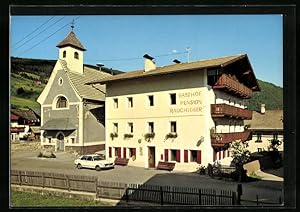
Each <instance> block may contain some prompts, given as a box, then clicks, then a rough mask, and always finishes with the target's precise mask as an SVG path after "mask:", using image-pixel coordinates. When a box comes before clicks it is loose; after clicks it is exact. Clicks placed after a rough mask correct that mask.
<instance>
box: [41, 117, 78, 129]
mask: <svg viewBox="0 0 300 212" xmlns="http://www.w3.org/2000/svg"><path fill="white" fill-rule="evenodd" d="M75 123H76V119H71V118H61V119H60V118H58V119H50V120H49V121H47V122H46V123H45V124H44V125H43V126H42V127H41V128H40V129H41V130H75V129H76V127H75Z"/></svg>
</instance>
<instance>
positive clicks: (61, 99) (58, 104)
mask: <svg viewBox="0 0 300 212" xmlns="http://www.w3.org/2000/svg"><path fill="white" fill-rule="evenodd" d="M67 103H68V102H67V99H66V98H65V97H63V96H60V97H59V98H58V99H57V102H56V108H65V107H67V106H68V104H67Z"/></svg>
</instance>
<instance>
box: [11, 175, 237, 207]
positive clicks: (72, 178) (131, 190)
mask: <svg viewBox="0 0 300 212" xmlns="http://www.w3.org/2000/svg"><path fill="white" fill-rule="evenodd" d="M11 183H12V184H17V185H27V186H37V187H43V188H56V189H63V190H68V191H84V192H91V193H94V194H96V197H98V198H109V199H123V200H126V201H127V202H128V201H144V202H152V203H158V204H161V205H163V204H181V205H235V204H237V196H236V192H233V191H224V190H222V191H220V192H219V193H217V192H216V190H213V189H201V188H195V187H193V188H189V187H175V186H174V187H173V186H172V187H171V186H158V185H148V184H126V183H117V182H104V181H99V179H98V178H97V177H94V176H78V175H65V174H59V173H45V172H34V171H18V170H12V171H11Z"/></svg>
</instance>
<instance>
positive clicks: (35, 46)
mask: <svg viewBox="0 0 300 212" xmlns="http://www.w3.org/2000/svg"><path fill="white" fill-rule="evenodd" d="M78 18H79V16H77V17H76V18H75V19H74V20H77V19H78ZM70 23H71V22H69V23H67V24H65V25H64V26H62V27H61V28H59V29H58V30H56V31H55V32H54V33H52V34H51V35H49V36H48V37H46V38H44V39H43V40H41V41H40V42H38V43H36V44H35V45H33V46H32V47H30V48H29V49H27V50H25V51H23V52H22V53H21V54H23V53H26V52H28V51H30V50H31V49H33V48H34V47H36V46H38V45H39V44H41V43H42V42H44V41H45V40H47V39H48V38H50V37H52V36H53V35H55V34H56V33H57V32H59V31H60V30H62V29H63V28H65V27H66V26H68V25H69V24H70ZM21 54H20V55H21Z"/></svg>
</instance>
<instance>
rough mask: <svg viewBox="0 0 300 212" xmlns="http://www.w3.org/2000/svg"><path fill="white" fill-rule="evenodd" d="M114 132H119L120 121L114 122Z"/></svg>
mask: <svg viewBox="0 0 300 212" xmlns="http://www.w3.org/2000/svg"><path fill="white" fill-rule="evenodd" d="M113 131H114V133H118V123H114V129H113Z"/></svg>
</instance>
